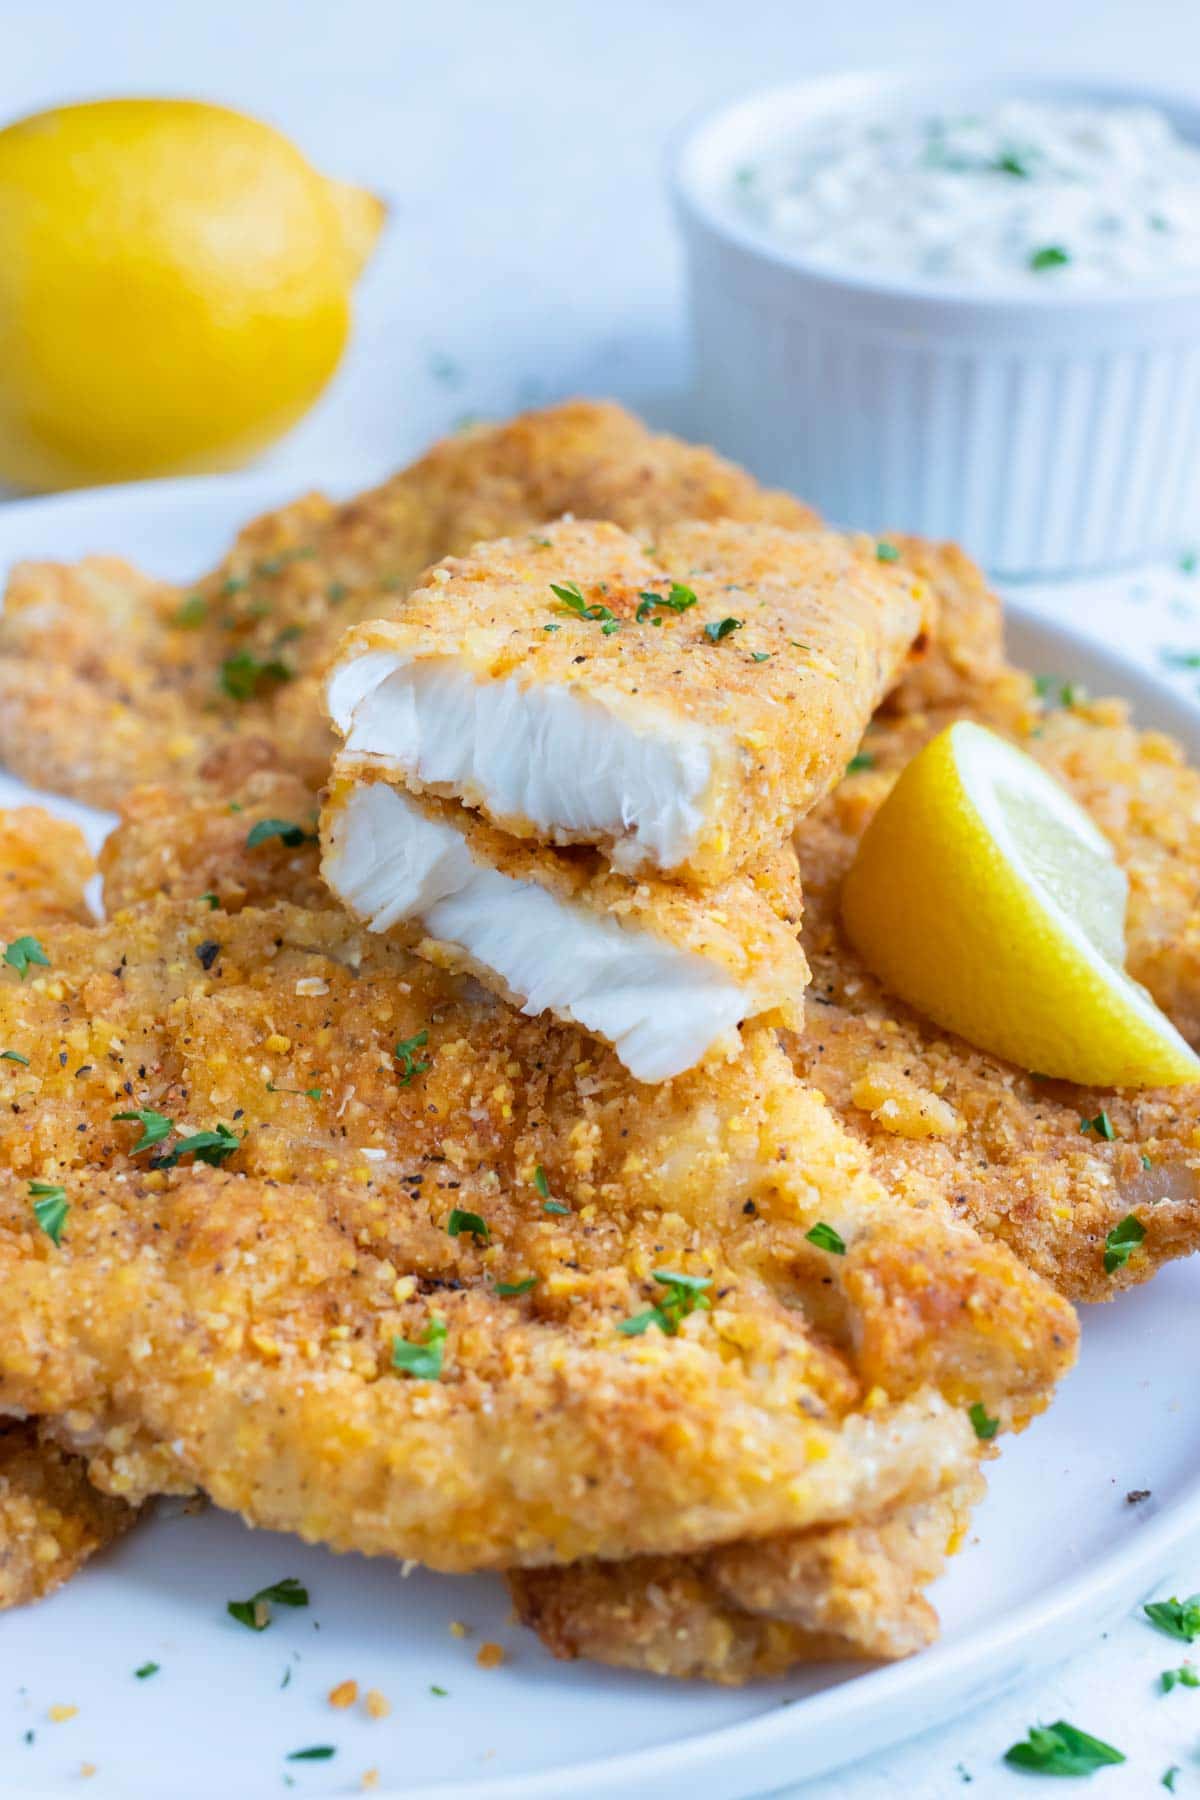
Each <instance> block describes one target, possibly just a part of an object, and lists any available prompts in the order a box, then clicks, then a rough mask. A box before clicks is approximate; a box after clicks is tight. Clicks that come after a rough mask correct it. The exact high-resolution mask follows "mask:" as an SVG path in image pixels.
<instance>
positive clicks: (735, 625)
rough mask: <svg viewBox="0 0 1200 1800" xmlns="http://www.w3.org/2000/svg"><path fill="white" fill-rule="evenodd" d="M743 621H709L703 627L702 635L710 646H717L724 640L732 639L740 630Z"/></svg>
mask: <svg viewBox="0 0 1200 1800" xmlns="http://www.w3.org/2000/svg"><path fill="white" fill-rule="evenodd" d="M744 623H745V620H743V619H710V620H709V621H708V624H707V625H706V626H705V627H704V635H705V637H706V638H707V639H708V641H709V643H710V644H719V643H721V642H722V641H723V640H724V639H725V638H727V637H732V636H733V633H734V632H735V631H740V630H741V629H742V626H743V624H744Z"/></svg>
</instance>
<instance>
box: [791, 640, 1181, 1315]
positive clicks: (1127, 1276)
mask: <svg viewBox="0 0 1200 1800" xmlns="http://www.w3.org/2000/svg"><path fill="white" fill-rule="evenodd" d="M961 717H968V718H973V719H976V720H978V721H979V722H980V723H982V724H986V725H988V726H990V727H991V728H992V729H994V730H997V731H999V732H1001V733H1003V734H1004V735H1005V736H1006V737H1009V738H1011V739H1012V740H1013V741H1014V742H1015V743H1017V744H1019V745H1020V746H1021V748H1022V749H1024V750H1026V751H1028V752H1029V753H1030V754H1031V755H1033V756H1034V757H1035V758H1036V759H1037V760H1038V761H1039V762H1040V763H1042V764H1043V765H1044V766H1045V767H1046V768H1047V769H1049V770H1050V771H1051V773H1053V774H1055V775H1056V776H1057V777H1058V778H1059V779H1061V780H1062V781H1063V782H1064V783H1065V785H1066V786H1067V787H1068V788H1069V790H1070V791H1071V792H1072V793H1073V794H1074V796H1075V798H1076V799H1077V800H1078V801H1079V802H1080V804H1081V805H1082V806H1084V807H1085V809H1086V810H1087V811H1088V812H1089V813H1090V814H1091V816H1092V817H1093V818H1094V819H1095V821H1096V823H1097V824H1098V825H1099V826H1100V828H1101V830H1103V831H1104V832H1105V833H1106V834H1107V836H1108V837H1109V838H1110V840H1111V842H1112V844H1113V848H1114V850H1115V852H1116V855H1117V858H1118V860H1119V861H1120V862H1121V864H1122V866H1123V867H1124V868H1125V870H1126V873H1127V875H1128V876H1129V883H1130V900H1129V920H1128V932H1127V938H1128V960H1129V967H1130V970H1131V972H1132V973H1133V974H1134V975H1135V976H1136V977H1137V978H1138V979H1139V980H1141V981H1143V982H1144V983H1145V984H1146V985H1147V986H1148V987H1149V988H1150V990H1151V992H1152V993H1153V994H1154V996H1155V998H1156V1000H1158V1002H1159V1004H1160V1005H1161V1006H1163V1008H1164V1010H1165V1011H1166V1012H1167V1013H1168V1014H1169V1015H1170V1016H1171V1017H1172V1019H1173V1020H1174V1022H1175V1023H1176V1024H1177V1025H1178V1026H1179V1028H1180V1030H1182V1031H1184V1032H1185V1033H1188V1034H1190V1035H1192V1036H1193V1037H1195V1035H1196V1032H1197V1027H1198V1024H1200V1012H1198V1007H1200V986H1198V983H1197V978H1196V977H1197V962H1196V957H1197V943H1198V942H1200V938H1198V926H1197V897H1198V896H1197V889H1198V886H1200V804H1198V802H1200V776H1197V774H1196V772H1195V771H1193V770H1191V769H1189V768H1188V767H1187V766H1186V764H1185V763H1184V761H1183V758H1182V755H1181V753H1180V751H1179V749H1178V747H1177V746H1176V745H1174V744H1172V743H1171V742H1170V741H1169V740H1168V739H1165V738H1163V737H1162V736H1161V735H1160V734H1158V733H1139V732H1137V731H1135V730H1134V729H1133V727H1132V726H1131V725H1130V724H1129V720H1128V709H1127V707H1126V706H1125V705H1124V703H1123V702H1121V701H1112V700H1108V701H1099V702H1095V703H1083V704H1079V705H1077V706H1074V707H1070V708H1062V707H1058V706H1055V705H1053V704H1052V703H1050V702H1049V701H1048V700H1047V699H1045V698H1043V697H1041V696H1039V694H1038V693H1037V691H1036V689H1035V687H1034V684H1033V682H1032V681H1031V680H1030V678H1029V677H1028V676H1027V675H1025V674H1023V673H1021V672H1019V671H1016V670H1009V671H1007V672H1006V673H1002V674H1001V675H999V676H996V677H994V678H991V679H988V680H986V681H983V682H981V683H979V684H978V685H977V686H976V687H975V689H974V691H972V692H970V694H969V697H968V696H964V697H963V698H962V699H960V701H959V702H958V703H957V704H952V705H949V706H947V707H943V708H939V709H935V710H931V711H929V712H924V713H922V712H914V713H910V714H908V715H907V716H906V717H903V718H899V719H887V718H884V717H883V716H881V717H880V718H879V719H877V720H876V722H875V725H874V726H873V728H872V730H871V731H870V732H869V733H868V735H867V738H866V740H865V745H866V748H867V751H868V753H869V754H870V756H871V757H872V759H873V766H872V767H871V768H869V769H867V770H865V771H863V772H860V773H855V774H853V775H850V776H848V777H847V778H846V780H845V781H844V782H843V784H842V786H841V787H840V788H839V789H838V790H837V792H836V793H835V794H834V795H833V797H832V798H831V800H830V801H829V802H828V803H827V805H826V806H825V807H823V808H822V809H820V811H819V812H818V813H817V814H815V815H814V816H813V817H812V818H811V819H810V820H807V821H806V822H805V823H804V825H803V826H802V827H801V828H800V830H799V832H798V834H797V840H796V842H797V852H798V855H799V858H800V863H801V868H802V871H803V877H804V883H805V893H806V910H805V944H806V948H807V950H808V955H809V961H810V963H811V965H812V969H813V984H812V988H811V989H810V1001H809V1021H810V1024H809V1029H808V1030H807V1032H806V1033H805V1035H804V1036H803V1037H802V1038H796V1039H794V1040H791V1051H792V1056H793V1061H794V1063H795V1066H796V1068H797V1070H798V1071H799V1072H800V1073H801V1074H802V1076H803V1077H804V1079H805V1080H807V1081H811V1082H813V1083H815V1084H816V1086H818V1087H819V1088H820V1089H821V1091H822V1092H823V1093H824V1094H825V1095H826V1096H827V1097H828V1098H829V1100H830V1101H831V1102H832V1104H833V1106H834V1107H835V1109H836V1110H837V1112H838V1115H839V1117H840V1118H841V1119H842V1120H843V1122H844V1123H845V1124H846V1126H847V1127H848V1128H849V1129H850V1130H851V1131H853V1132H854V1133H855V1135H856V1136H858V1137H859V1138H860V1139H861V1140H862V1141H863V1142H865V1143H867V1144H868V1145H869V1146H870V1148H871V1150H872V1156H873V1166H874V1167H875V1169H876V1171H877V1172H878V1174H879V1175H880V1177H881V1179H882V1180H884V1181H885V1182H886V1183H887V1184H888V1185H889V1186H891V1187H893V1188H894V1189H896V1190H897V1191H899V1192H902V1193H903V1192H906V1191H910V1192H913V1193H916V1194H920V1193H921V1192H923V1191H924V1189H925V1187H926V1185H927V1184H930V1183H932V1184H933V1186H934V1187H935V1188H936V1190H937V1191H939V1192H941V1193H942V1194H944V1195H946V1196H947V1197H948V1198H949V1199H950V1201H951V1203H952V1204H953V1205H954V1206H955V1207H956V1208H957V1209H958V1210H959V1211H960V1212H961V1213H962V1214H963V1216H965V1217H968V1218H970V1219H971V1220H972V1221H973V1222H974V1223H975V1224H976V1225H977V1226H978V1227H979V1229H981V1230H982V1231H985V1232H987V1233H989V1234H995V1235H997V1236H999V1237H1001V1238H1003V1240H1004V1241H1005V1242H1006V1243H1009V1244H1010V1245H1011V1246H1012V1247H1013V1249H1014V1250H1015V1251H1016V1252H1017V1254H1018V1255H1019V1256H1020V1257H1021V1259H1022V1260H1023V1261H1025V1262H1027V1263H1028V1264H1029V1265H1030V1266H1031V1267H1033V1268H1036V1269H1037V1270H1038V1271H1039V1272H1040V1273H1041V1274H1043V1275H1044V1276H1045V1277H1046V1278H1047V1279H1048V1280H1049V1281H1051V1282H1052V1283H1053V1284H1054V1286H1055V1287H1057V1288H1058V1289H1059V1291H1060V1292H1062V1293H1064V1294H1067V1295H1069V1296H1070V1297H1071V1298H1072V1299H1076V1300H1102V1299H1108V1298H1110V1297H1111V1296H1112V1295H1113V1294H1114V1293H1116V1292H1118V1291H1119V1290H1120V1289H1121V1288H1123V1287H1126V1286H1129V1285H1131V1284H1133V1283H1136V1282H1139V1281H1144V1280H1146V1279H1147V1277H1148V1276H1150V1275H1151V1274H1153V1272H1154V1270H1155V1269H1156V1268H1157V1267H1158V1266H1159V1265H1160V1264H1161V1263H1162V1262H1164V1261H1167V1260H1169V1259H1171V1258H1173V1257H1177V1256H1184V1255H1188V1254H1190V1253H1191V1252H1192V1251H1193V1250H1194V1249H1195V1248H1196V1247H1197V1243H1198V1242H1200V1087H1196V1088H1181V1089H1170V1090H1167V1089H1163V1090H1143V1091H1131V1092H1128V1093H1122V1092H1113V1091H1111V1090H1098V1089H1088V1088H1080V1087H1076V1086H1074V1085H1072V1084H1071V1083H1069V1082H1062V1081H1044V1080H1039V1079H1037V1078H1036V1076H1034V1075H1030V1074H1028V1073H1025V1072H1024V1071H1022V1070H1018V1069H1016V1068H1014V1067H1013V1066H1012V1065H1011V1064H1009V1063H1005V1062H1002V1061H1000V1060H999V1059H998V1058H996V1057H993V1056H990V1055H988V1054H987V1053H986V1052H985V1051H982V1050H976V1049H975V1048H974V1047H973V1046H971V1045H969V1044H967V1043H965V1042H964V1041H963V1040H962V1039H960V1038H957V1037H955V1036H953V1035H952V1034H950V1033H947V1032H942V1031H940V1030H939V1029H938V1028H937V1027H936V1026H934V1025H932V1024H931V1023H930V1022H929V1021H928V1020H926V1019H924V1018H923V1017H921V1016H920V1015H919V1014H917V1013H916V1012H914V1011H913V1010H912V1009H911V1008H909V1007H906V1006H904V1005H903V1003H902V1002H900V1001H899V1000H897V999H896V998H895V997H894V996H892V995H890V994H889V993H887V992H886V991H885V990H884V989H883V988H882V986H881V985H880V984H879V983H878V982H877V981H876V980H875V978H874V977H873V976H872V975H871V974H870V973H869V971H868V970H867V969H866V968H865V967H864V966H863V965H862V963H861V962H860V961H859V959H858V958H857V956H856V955H855V953H854V952H853V950H852V949H851V948H850V946H849V945H848V944H847V942H846V940H845V938H844V936H843V934H842V931H841V928H840V924H839V920H838V890H839V884H840V880H841V876H842V874H843V873H844V871H845V869H846V868H847V866H848V865H849V862H850V860H851V858H852V857H853V855H854V851H855V848H856V846H857V843H858V840H859V838H860V836H861V834H862V832H863V830H864V829H865V827H866V825H867V822H868V821H869V819H870V818H871V816H872V815H873V813H874V811H875V809H876V808H877V806H878V805H879V804H880V802H881V801H882V800H883V798H884V796H885V794H886V793H887V792H888V791H889V789H890V787H891V784H892V781H893V780H894V779H895V776H896V775H897V774H898V772H899V770H900V769H901V768H902V767H903V766H904V764H905V763H907V762H908V761H909V759H910V758H911V757H912V756H913V755H914V754H915V752H916V751H917V749H919V748H920V746H921V744H922V743H924V742H927V741H928V739H929V738H930V737H932V736H933V735H935V734H936V732H938V731H940V730H941V729H942V728H943V727H944V726H945V725H946V724H948V723H950V722H951V720H953V719H956V718H961ZM1101 1113H1106V1114H1107V1117H1108V1119H1109V1121H1110V1122H1111V1128H1112V1130H1113V1133H1114V1136H1113V1139H1112V1140H1111V1141H1109V1140H1108V1139H1107V1138H1106V1137H1104V1136H1103V1135H1101V1134H1100V1132H1099V1131H1097V1130H1096V1129H1094V1128H1093V1129H1081V1125H1082V1124H1083V1122H1084V1121H1086V1120H1089V1119H1098V1118H1099V1117H1100V1115H1101ZM1130 1212H1134V1213H1136V1215H1137V1217H1138V1218H1139V1220H1140V1221H1141V1223H1142V1224H1143V1226H1144V1227H1145V1229H1146V1233H1147V1235H1146V1240H1145V1242H1144V1244H1142V1245H1141V1246H1139V1247H1138V1248H1137V1249H1136V1250H1135V1251H1134V1253H1133V1254H1132V1255H1131V1256H1130V1257H1129V1259H1128V1261H1127V1262H1125V1263H1124V1264H1122V1265H1120V1266H1119V1267H1117V1268H1116V1269H1114V1270H1112V1271H1106V1270H1105V1268H1104V1239H1105V1237H1106V1235H1107V1234H1108V1232H1110V1231H1111V1230H1112V1229H1113V1227H1114V1226H1116V1225H1118V1224H1119V1223H1120V1221H1121V1220H1122V1219H1123V1218H1124V1217H1125V1216H1126V1214H1128V1213H1130Z"/></svg>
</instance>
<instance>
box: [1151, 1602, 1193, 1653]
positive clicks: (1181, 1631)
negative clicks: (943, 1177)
mask: <svg viewBox="0 0 1200 1800" xmlns="http://www.w3.org/2000/svg"><path fill="white" fill-rule="evenodd" d="M1142 1611H1143V1612H1144V1613H1145V1615H1146V1617H1147V1618H1148V1619H1149V1621H1150V1623H1151V1624H1152V1625H1153V1626H1155V1627H1156V1629H1157V1630H1159V1631H1163V1632H1165V1633H1166V1635H1167V1636H1168V1637H1173V1638H1178V1639H1179V1640H1180V1642H1181V1643H1184V1644H1194V1643H1195V1641H1196V1639H1197V1637H1200V1594H1189V1595H1188V1597H1187V1599H1186V1600H1176V1598H1175V1596H1174V1595H1172V1596H1171V1598H1170V1599H1169V1600H1151V1601H1149V1602H1148V1604H1147V1605H1145V1606H1144V1607H1143V1608H1142Z"/></svg>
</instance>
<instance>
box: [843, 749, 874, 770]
mask: <svg viewBox="0 0 1200 1800" xmlns="http://www.w3.org/2000/svg"><path fill="white" fill-rule="evenodd" d="M874 767H875V758H874V757H873V756H872V755H871V752H870V751H869V750H856V751H855V753H854V755H853V756H852V757H851V758H850V761H849V762H848V763H847V764H846V773H847V775H861V773H862V771H863V770H864V769H873V768H874Z"/></svg>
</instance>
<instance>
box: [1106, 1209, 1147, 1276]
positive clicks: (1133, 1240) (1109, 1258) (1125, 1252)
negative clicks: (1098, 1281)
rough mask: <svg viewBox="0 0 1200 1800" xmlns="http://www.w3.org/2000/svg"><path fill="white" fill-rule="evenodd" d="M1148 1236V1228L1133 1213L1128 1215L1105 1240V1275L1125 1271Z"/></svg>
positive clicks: (1114, 1227)
mask: <svg viewBox="0 0 1200 1800" xmlns="http://www.w3.org/2000/svg"><path fill="white" fill-rule="evenodd" d="M1145 1236H1146V1227H1145V1226H1144V1225H1143V1224H1142V1222H1141V1220H1140V1219H1138V1218H1137V1217H1136V1216H1135V1215H1134V1214H1133V1213H1126V1215H1125V1217H1124V1218H1123V1219H1122V1220H1121V1223H1120V1224H1119V1225H1114V1226H1113V1228H1112V1230H1111V1231H1110V1232H1109V1234H1108V1236H1107V1237H1106V1238H1105V1240H1104V1273H1105V1274H1106V1275H1111V1274H1112V1273H1113V1272H1114V1270H1116V1269H1123V1268H1124V1267H1125V1264H1126V1263H1127V1262H1128V1261H1129V1258H1130V1257H1131V1256H1132V1255H1133V1253H1134V1251H1135V1250H1136V1249H1137V1247H1138V1245H1139V1244H1140V1243H1142V1242H1143V1241H1144V1239H1145Z"/></svg>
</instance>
